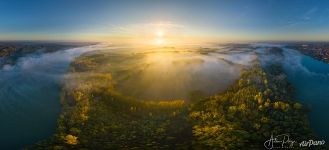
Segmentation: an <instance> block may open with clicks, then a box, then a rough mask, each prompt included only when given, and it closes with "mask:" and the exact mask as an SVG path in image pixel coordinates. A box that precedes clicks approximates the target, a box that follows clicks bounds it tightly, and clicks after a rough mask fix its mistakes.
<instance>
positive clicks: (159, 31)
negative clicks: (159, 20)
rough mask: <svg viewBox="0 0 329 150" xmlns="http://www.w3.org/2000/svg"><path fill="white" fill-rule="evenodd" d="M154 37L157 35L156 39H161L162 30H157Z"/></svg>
mask: <svg viewBox="0 0 329 150" xmlns="http://www.w3.org/2000/svg"><path fill="white" fill-rule="evenodd" d="M156 35H157V37H163V35H164V33H163V31H162V30H158V31H157V33H156Z"/></svg>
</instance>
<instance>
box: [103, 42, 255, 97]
mask: <svg viewBox="0 0 329 150" xmlns="http://www.w3.org/2000/svg"><path fill="white" fill-rule="evenodd" d="M186 50H187V51H186ZM238 50H239V48H236V49H235V50H232V51H228V48H224V49H223V48H212V49H211V52H207V53H205V52H204V51H203V50H202V49H201V48H200V49H193V48H182V51H180V49H175V50H174V51H172V50H171V49H169V50H168V49H161V48H159V49H156V50H155V51H152V52H148V53H143V52H139V53H138V52H137V53H135V54H134V55H135V56H130V55H129V53H128V54H127V53H125V54H123V53H121V54H120V53H116V58H117V57H120V58H124V57H127V55H128V56H130V57H129V58H127V59H129V60H127V59H123V60H122V61H119V62H116V61H115V60H113V61H111V59H109V64H111V65H112V66H113V68H119V69H113V70H112V72H113V76H114V80H116V81H117V82H116V83H117V86H116V88H117V89H118V90H119V91H120V92H122V93H123V94H125V95H129V96H133V97H136V98H140V99H143V100H174V99H184V100H189V99H190V97H191V95H192V94H201V95H203V96H210V95H213V94H216V93H219V92H221V91H224V90H225V89H226V88H227V87H228V86H229V85H231V84H232V83H233V82H234V81H235V80H236V79H237V78H238V77H239V75H240V71H241V69H243V68H244V67H245V66H248V65H249V64H251V62H252V61H253V60H255V59H256V55H255V54H254V53H253V52H246V51H244V50H242V51H238Z"/></svg>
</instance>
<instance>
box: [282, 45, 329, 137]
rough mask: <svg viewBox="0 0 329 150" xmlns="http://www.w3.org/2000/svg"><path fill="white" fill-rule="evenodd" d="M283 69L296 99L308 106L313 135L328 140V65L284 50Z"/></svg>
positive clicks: (296, 52)
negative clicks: (293, 88) (294, 89)
mask: <svg viewBox="0 0 329 150" xmlns="http://www.w3.org/2000/svg"><path fill="white" fill-rule="evenodd" d="M284 56H285V60H284V67H285V71H286V73H287V75H288V79H289V80H290V81H291V82H292V84H293V85H294V87H295V88H296V94H297V95H296V98H297V100H299V101H300V102H301V103H303V104H304V105H307V106H310V107H311V111H310V113H309V119H310V123H311V126H312V128H313V130H314V131H315V133H316V134H317V135H319V137H320V138H323V139H325V140H326V141H327V140H329V129H328V127H329V112H328V108H329V64H326V63H324V62H322V61H319V60H316V59H313V58H311V57H309V56H305V55H302V54H300V53H299V52H298V51H296V50H292V49H284Z"/></svg>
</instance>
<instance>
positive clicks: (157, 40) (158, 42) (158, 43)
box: [155, 38, 164, 45]
mask: <svg viewBox="0 0 329 150" xmlns="http://www.w3.org/2000/svg"><path fill="white" fill-rule="evenodd" d="M155 43H156V44H157V45H162V44H163V43H164V39H162V38H159V39H156V41H155Z"/></svg>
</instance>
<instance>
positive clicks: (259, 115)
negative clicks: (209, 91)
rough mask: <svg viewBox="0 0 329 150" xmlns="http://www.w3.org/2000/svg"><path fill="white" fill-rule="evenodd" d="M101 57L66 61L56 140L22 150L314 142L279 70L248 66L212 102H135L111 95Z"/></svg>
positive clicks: (198, 99) (232, 146)
mask: <svg viewBox="0 0 329 150" xmlns="http://www.w3.org/2000/svg"><path fill="white" fill-rule="evenodd" d="M108 57H109V56H108V55H105V54H104V55H100V54H99V53H96V54H95V53H86V54H83V55H81V56H80V57H78V58H76V59H75V60H74V61H73V62H72V63H71V65H70V69H69V73H68V74H67V76H66V77H65V79H64V81H63V83H62V85H63V86H62V94H61V104H62V113H61V115H60V117H59V119H58V125H57V131H56V134H55V135H54V136H52V137H51V138H49V139H47V140H44V141H41V142H39V143H38V144H36V145H33V146H30V147H28V148H27V149H58V150H59V149H224V150H230V149H253V150H254V149H264V146H263V144H264V142H265V141H266V140H267V139H269V137H270V136H271V135H272V134H274V135H278V134H283V133H289V134H290V137H291V138H293V139H294V140H297V141H301V140H307V139H309V138H310V137H315V135H314V134H313V132H312V130H311V128H310V125H309V122H308V118H307V112H308V111H309V109H308V108H307V107H305V106H303V105H302V104H300V103H298V102H297V100H295V99H294V97H293V93H294V88H293V87H292V85H291V84H290V83H289V82H288V80H287V77H286V75H285V74H284V72H283V70H282V66H280V65H279V64H269V65H267V66H266V68H264V66H261V65H260V63H259V62H258V61H255V62H254V63H253V65H252V66H249V67H247V68H245V69H244V70H243V71H242V72H241V74H240V78H239V79H238V80H237V81H236V82H234V83H233V84H232V85H231V86H230V87H229V88H228V89H227V90H225V91H224V92H219V93H217V94H215V95H212V96H207V97H200V96H197V95H196V97H195V98H193V100H190V101H186V100H183V99H177V100H170V101H168V100H141V99H137V98H134V97H130V96H126V95H124V94H122V93H120V92H119V91H118V90H116V88H115V85H116V84H115V83H116V81H115V80H114V79H113V76H112V74H111V67H109V66H106V65H103V63H104V61H106V60H107V59H108ZM109 68H110V69H109ZM295 146H296V147H297V146H298V145H295Z"/></svg>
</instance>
